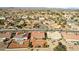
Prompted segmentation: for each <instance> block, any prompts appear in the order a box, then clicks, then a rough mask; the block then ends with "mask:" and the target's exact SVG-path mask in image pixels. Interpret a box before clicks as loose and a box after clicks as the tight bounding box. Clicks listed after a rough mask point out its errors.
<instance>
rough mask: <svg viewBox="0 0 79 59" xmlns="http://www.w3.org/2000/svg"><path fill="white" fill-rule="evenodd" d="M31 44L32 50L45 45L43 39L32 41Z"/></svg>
mask: <svg viewBox="0 0 79 59" xmlns="http://www.w3.org/2000/svg"><path fill="white" fill-rule="evenodd" d="M31 42H32V45H33V48H44V46H45V45H46V44H47V42H46V40H43V39H37V40H36V39H32V40H31Z"/></svg>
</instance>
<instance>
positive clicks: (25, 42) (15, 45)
mask: <svg viewBox="0 0 79 59" xmlns="http://www.w3.org/2000/svg"><path fill="white" fill-rule="evenodd" d="M22 42H23V43H21V44H19V43H18V41H16V40H13V41H12V43H11V44H10V45H9V47H8V48H28V47H29V41H28V40H23V41H22Z"/></svg>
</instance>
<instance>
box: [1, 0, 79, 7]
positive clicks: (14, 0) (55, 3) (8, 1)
mask: <svg viewBox="0 0 79 59" xmlns="http://www.w3.org/2000/svg"><path fill="white" fill-rule="evenodd" d="M0 7H50V8H79V1H78V0H0Z"/></svg>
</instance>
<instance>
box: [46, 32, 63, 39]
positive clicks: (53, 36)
mask: <svg viewBox="0 0 79 59" xmlns="http://www.w3.org/2000/svg"><path fill="white" fill-rule="evenodd" d="M47 38H49V39H51V40H60V39H61V38H62V36H61V34H60V33H59V32H47Z"/></svg>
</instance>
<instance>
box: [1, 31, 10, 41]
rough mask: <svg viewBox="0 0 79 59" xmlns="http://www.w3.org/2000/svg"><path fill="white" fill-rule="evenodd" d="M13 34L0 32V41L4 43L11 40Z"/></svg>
mask: <svg viewBox="0 0 79 59" xmlns="http://www.w3.org/2000/svg"><path fill="white" fill-rule="evenodd" d="M10 36H11V32H0V39H1V40H0V41H1V42H2V41H3V40H4V39H5V38H10Z"/></svg>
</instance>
